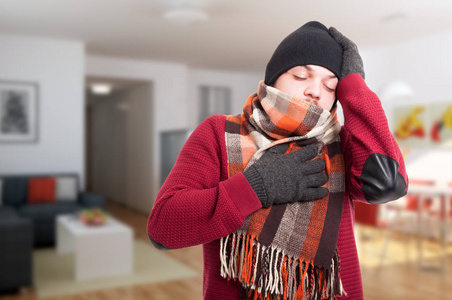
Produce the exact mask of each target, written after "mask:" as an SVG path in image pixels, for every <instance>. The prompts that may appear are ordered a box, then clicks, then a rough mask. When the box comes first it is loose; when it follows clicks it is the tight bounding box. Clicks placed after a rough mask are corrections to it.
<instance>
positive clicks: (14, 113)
mask: <svg viewBox="0 0 452 300" xmlns="http://www.w3.org/2000/svg"><path fill="white" fill-rule="evenodd" d="M38 109H39V91H38V84H37V83H35V82H20V81H0V143H36V142H37V141H38V132H39V130H38V126H39V120H38Z"/></svg>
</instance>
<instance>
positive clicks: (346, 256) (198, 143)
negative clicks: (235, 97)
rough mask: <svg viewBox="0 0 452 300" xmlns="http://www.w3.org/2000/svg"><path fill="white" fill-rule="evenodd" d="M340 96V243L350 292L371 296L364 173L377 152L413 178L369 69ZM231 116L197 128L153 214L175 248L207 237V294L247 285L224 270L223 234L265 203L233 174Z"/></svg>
mask: <svg viewBox="0 0 452 300" xmlns="http://www.w3.org/2000/svg"><path fill="white" fill-rule="evenodd" d="M337 97H338V99H340V101H341V105H342V107H343V111H344V117H345V124H344V126H343V127H342V130H341V139H342V150H343V153H344V160H345V167H346V176H347V184H346V191H345V197H344V208H343V215H342V220H341V225H340V229H339V238H338V242H337V246H338V249H339V255H340V258H341V278H342V283H343V285H344V289H345V291H346V292H347V293H348V296H347V297H343V298H345V299H363V291H362V282H361V274H360V267H359V261H358V255H357V251H356V244H355V238H354V234H353V225H354V209H353V200H359V201H365V200H364V196H363V193H362V192H361V184H362V183H361V182H360V179H359V177H360V175H361V170H362V167H363V165H364V162H365V161H366V159H367V158H368V157H369V155H371V154H372V153H380V154H384V155H386V156H388V157H391V158H393V159H395V160H396V161H397V162H398V163H399V172H400V174H402V176H403V177H404V179H405V182H407V183H408V178H407V175H406V172H405V166H404V162H403V158H402V155H401V153H400V150H399V148H398V146H397V144H396V143H395V141H394V139H393V137H392V135H391V133H390V131H389V128H388V125H387V120H386V117H385V115H384V112H383V109H382V107H381V104H380V100H379V99H378V97H377V96H376V95H375V94H374V93H373V92H372V91H370V90H369V88H368V87H367V86H366V84H365V82H364V80H363V79H362V78H361V76H359V75H357V74H351V75H349V76H347V77H346V78H344V79H343V80H341V81H340V83H339V85H338V89H337ZM224 126H225V116H222V115H215V116H212V117H209V118H208V119H206V120H205V121H204V122H203V123H202V124H200V125H199V126H198V127H197V128H196V130H195V131H194V132H193V133H192V134H191V136H190V137H189V139H188V140H187V142H186V144H185V145H184V147H183V149H182V151H181V153H180V154H179V157H178V159H177V161H176V164H175V166H174V167H173V169H172V171H171V173H170V175H169V176H168V178H167V179H166V181H165V183H164V184H163V186H162V188H161V190H160V192H159V193H158V195H157V199H156V201H155V203H154V207H153V209H152V212H151V214H150V216H149V220H148V224H147V232H148V235H149V237H150V238H151V239H152V240H154V241H155V242H157V243H160V244H161V245H162V246H164V247H166V248H169V249H177V248H184V247H190V246H195V245H200V244H202V245H203V260H204V288H203V294H204V299H212V300H220V299H227V300H234V299H239V295H240V291H241V285H240V284H239V283H236V282H233V281H227V280H226V279H223V278H222V277H221V276H220V258H219V253H220V243H219V239H220V238H221V237H224V236H226V235H228V234H231V233H233V232H234V231H236V230H237V229H238V228H240V227H241V226H242V225H243V223H244V220H245V218H246V217H247V216H248V215H249V214H251V213H253V212H254V211H256V210H258V209H260V208H261V203H260V201H259V199H258V198H257V196H256V195H255V194H254V191H253V189H252V188H251V186H250V185H249V184H248V181H247V180H246V179H245V177H244V176H243V174H242V173H239V174H236V175H234V176H233V177H231V178H228V175H227V167H226V166H227V163H226V158H227V153H226V145H225V133H224Z"/></svg>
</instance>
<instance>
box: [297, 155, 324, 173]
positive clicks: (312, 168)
mask: <svg viewBox="0 0 452 300" xmlns="http://www.w3.org/2000/svg"><path fill="white" fill-rule="evenodd" d="M301 168H302V170H303V174H307V175H309V174H317V173H320V172H323V171H325V169H326V164H325V160H323V159H322V158H316V159H314V160H311V161H308V162H306V163H304V164H303V165H301Z"/></svg>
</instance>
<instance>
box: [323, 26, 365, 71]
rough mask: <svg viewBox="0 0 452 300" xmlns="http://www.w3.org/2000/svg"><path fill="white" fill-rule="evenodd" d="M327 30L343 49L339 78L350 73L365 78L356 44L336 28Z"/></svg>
mask: <svg viewBox="0 0 452 300" xmlns="http://www.w3.org/2000/svg"><path fill="white" fill-rule="evenodd" d="M328 31H329V33H330V35H331V36H332V37H333V38H334V39H335V40H336V42H338V43H339V45H341V46H342V49H343V50H344V54H343V55H342V70H341V75H340V76H341V78H340V79H344V78H345V76H347V75H349V74H352V73H358V74H359V75H361V76H362V78H363V79H365V74H364V66H363V60H362V58H361V56H360V55H359V52H358V46H356V44H355V43H354V42H352V41H351V40H350V39H348V38H347V37H346V36H344V35H343V34H342V33H340V32H339V31H338V30H337V29H336V28H334V27H330V29H329V30H328Z"/></svg>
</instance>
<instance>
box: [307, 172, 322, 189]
mask: <svg viewBox="0 0 452 300" xmlns="http://www.w3.org/2000/svg"><path fill="white" fill-rule="evenodd" d="M304 180H305V181H306V186H307V187H309V188H316V187H320V186H322V185H324V184H325V183H326V182H327V181H328V175H327V174H326V173H325V172H321V173H317V174H312V175H308V176H306V177H305V178H304Z"/></svg>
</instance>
